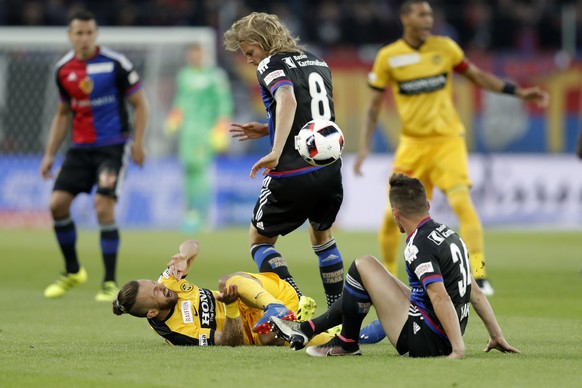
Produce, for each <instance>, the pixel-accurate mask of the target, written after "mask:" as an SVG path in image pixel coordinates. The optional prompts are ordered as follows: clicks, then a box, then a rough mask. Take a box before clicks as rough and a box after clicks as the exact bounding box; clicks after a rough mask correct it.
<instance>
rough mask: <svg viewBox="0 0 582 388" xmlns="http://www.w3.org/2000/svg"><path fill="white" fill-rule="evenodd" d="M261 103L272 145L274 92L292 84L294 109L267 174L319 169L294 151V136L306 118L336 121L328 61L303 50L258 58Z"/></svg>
mask: <svg viewBox="0 0 582 388" xmlns="http://www.w3.org/2000/svg"><path fill="white" fill-rule="evenodd" d="M257 78H258V80H259V85H260V87H261V94H262V97H263V103H264V104H265V108H266V110H267V116H268V119H269V136H270V139H271V144H273V140H274V137H275V120H276V113H275V112H276V107H277V102H276V101H275V97H274V96H275V92H276V91H277V89H278V88H279V87H280V86H282V85H290V86H292V87H293V91H294V93H295V99H296V100H297V109H296V111H295V118H294V119H293V125H292V127H291V133H289V137H288V138H287V142H286V143H285V147H284V148H283V153H282V154H281V158H280V159H279V164H278V165H277V168H276V169H275V170H273V171H271V173H270V174H269V175H271V176H273V177H281V176H292V175H297V174H302V173H306V172H310V171H313V170H315V169H319V168H321V167H314V166H311V165H310V164H308V163H307V162H306V161H304V160H303V158H301V156H300V155H299V153H298V152H297V151H296V150H295V135H297V134H298V133H299V130H300V129H301V128H302V127H303V126H304V125H305V124H306V123H307V122H309V121H311V120H313V119H325V120H331V121H335V111H334V106H333V90H332V84H331V72H330V70H329V67H328V66H327V63H325V61H324V60H322V59H320V58H318V57H316V56H315V55H313V54H311V53H308V52H305V53H304V54H299V53H278V54H275V55H273V56H270V57H267V58H265V59H264V60H262V61H261V63H260V64H259V66H258V68H257Z"/></svg>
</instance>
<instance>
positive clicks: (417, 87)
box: [368, 36, 468, 137]
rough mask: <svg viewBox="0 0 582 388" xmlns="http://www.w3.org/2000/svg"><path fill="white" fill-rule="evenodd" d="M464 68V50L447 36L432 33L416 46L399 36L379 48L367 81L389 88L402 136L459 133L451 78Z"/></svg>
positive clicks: (463, 129)
mask: <svg viewBox="0 0 582 388" xmlns="http://www.w3.org/2000/svg"><path fill="white" fill-rule="evenodd" d="M467 67H468V62H467V61H466V60H465V57H464V53H463V50H462V49H461V48H460V47H459V46H458V45H457V44H456V43H455V42H454V41H453V40H451V39H450V38H448V37H443V36H431V37H429V38H428V39H427V40H426V41H425V42H424V43H423V44H422V46H420V47H419V48H418V49H415V48H412V47H411V46H409V45H408V44H407V43H406V42H405V41H404V40H403V39H399V40H398V41H396V42H394V43H392V44H389V45H387V46H384V47H383V48H382V49H380V51H379V52H378V54H377V55H376V59H375V61H374V66H373V68H372V71H371V72H370V73H369V75H368V84H369V85H370V86H371V87H372V88H374V89H377V90H382V91H383V90H385V89H386V88H387V87H388V86H390V87H391V88H392V94H393V96H394V100H395V102H396V106H397V109H398V113H399V115H400V120H401V122H402V131H401V134H402V135H404V136H410V137H442V136H459V135H461V134H464V132H465V128H464V126H463V124H462V122H461V120H460V118H459V115H458V114H457V111H456V109H455V107H454V104H453V93H452V77H453V70H455V71H458V72H464V71H465V70H466V69H467Z"/></svg>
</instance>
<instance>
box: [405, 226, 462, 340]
mask: <svg viewBox="0 0 582 388" xmlns="http://www.w3.org/2000/svg"><path fill="white" fill-rule="evenodd" d="M404 258H405V260H406V272H407V274H408V281H409V284H410V287H411V289H412V293H411V295H410V302H411V303H412V304H413V305H415V306H416V307H417V308H418V310H419V312H420V313H421V314H422V316H423V318H424V320H425V322H426V324H427V325H428V326H429V327H430V329H431V330H433V331H434V332H435V333H436V334H437V335H439V336H440V337H441V338H443V339H447V336H446V334H445V331H444V329H443V328H442V325H441V323H440V322H439V320H438V318H437V316H436V313H435V311H434V308H433V306H432V303H431V301H430V298H429V297H428V293H427V286H428V285H429V284H431V283H433V282H443V283H444V286H445V288H446V290H447V293H448V294H449V296H450V298H451V301H452V302H453V305H454V307H455V310H456V312H457V317H458V318H459V322H460V325H461V333H464V331H465V327H466V326H467V320H468V317H469V306H470V299H471V269H470V267H469V254H468V252H467V247H466V246H465V243H464V242H463V240H462V239H461V238H460V237H459V235H458V234H457V233H456V232H455V231H453V230H452V229H449V228H448V227H447V226H446V225H443V224H439V223H437V222H435V221H433V220H432V219H431V218H427V219H425V220H424V221H423V222H421V223H420V224H419V226H418V228H417V229H416V230H415V231H414V233H412V234H411V235H410V236H409V237H408V239H407V241H406V248H405V250H404Z"/></svg>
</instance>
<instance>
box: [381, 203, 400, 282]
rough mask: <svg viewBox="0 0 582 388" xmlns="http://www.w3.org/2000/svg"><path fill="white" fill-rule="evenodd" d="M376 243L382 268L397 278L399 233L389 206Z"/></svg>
mask: <svg viewBox="0 0 582 388" xmlns="http://www.w3.org/2000/svg"><path fill="white" fill-rule="evenodd" d="M378 241H379V242H380V250H381V252H382V259H383V260H384V266H385V267H386V269H387V270H388V271H389V272H390V273H392V274H393V275H394V276H398V245H399V243H400V231H399V230H398V226H397V225H396V222H395V221H394V218H392V209H391V208H390V206H388V208H387V209H386V213H385V214H384V221H383V222H382V225H381V226H380V232H379V234H378Z"/></svg>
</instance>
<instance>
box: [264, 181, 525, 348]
mask: <svg viewBox="0 0 582 388" xmlns="http://www.w3.org/2000/svg"><path fill="white" fill-rule="evenodd" d="M389 196H390V203H391V204H392V210H393V215H394V221H395V222H396V225H397V226H398V229H399V231H400V232H402V233H406V235H407V239H406V248H405V250H404V259H405V260H406V272H407V274H408V282H409V285H410V287H408V286H407V285H405V284H404V283H402V282H401V281H400V280H398V278H397V277H396V276H395V275H394V274H391V273H390V272H389V271H387V270H386V268H384V267H383V266H382V264H381V263H380V262H379V261H378V260H377V259H376V258H374V257H372V256H364V257H360V258H358V259H356V260H355V261H354V262H353V263H352V265H351V266H350V268H349V270H348V273H347V275H346V283H345V286H344V293H343V296H342V300H341V301H340V302H338V303H336V304H334V305H333V306H332V308H331V309H330V310H328V311H327V312H326V313H324V314H323V315H321V316H320V317H318V318H315V319H313V320H310V321H308V322H302V323H298V322H284V321H282V320H280V319H278V318H277V317H271V318H269V320H270V322H271V324H272V325H273V330H274V331H275V332H276V333H278V336H279V337H280V338H282V339H285V340H287V341H289V342H291V345H292V346H294V348H295V349H299V348H301V347H303V346H305V344H306V343H307V341H308V339H309V338H311V337H312V336H313V335H314V334H316V333H320V332H323V331H325V330H326V329H327V328H329V327H333V326H335V325H337V324H339V323H341V324H342V330H341V333H340V335H339V336H336V337H334V338H333V339H332V340H331V341H330V342H328V343H327V344H324V345H319V346H310V347H309V348H307V354H309V355H310V356H314V357H325V356H348V355H360V354H361V352H360V349H359V345H358V336H359V332H360V326H361V325H362V322H363V320H364V318H365V317H366V315H367V314H368V312H369V310H370V307H371V306H372V305H374V308H375V309H376V313H377V314H378V318H379V319H380V322H381V323H382V326H383V327H384V329H385V331H386V334H387V336H388V339H389V340H390V343H391V344H392V346H394V347H395V348H396V350H397V351H398V354H400V355H405V354H408V355H409V356H410V357H436V356H448V357H449V358H464V357H465V344H464V341H463V333H464V332H465V327H466V326H467V322H468V319H469V305H470V304H472V305H473V307H474V308H475V310H476V311H477V314H478V315H479V317H480V318H481V320H482V321H483V323H484V324H485V328H486V329H487V332H488V333H489V336H490V338H489V342H488V343H487V346H486V347H485V351H486V352H488V351H489V350H491V349H498V350H500V351H502V352H507V353H519V350H517V349H515V348H514V347H512V346H511V345H509V343H507V341H506V340H505V338H504V337H503V333H502V332H501V328H500V327H499V324H498V323H497V319H496V318H495V314H494V312H493V309H492V308H491V305H490V304H489V301H488V300H487V297H486V296H485V295H484V294H483V292H482V291H481V290H480V289H479V288H478V287H475V288H473V287H472V284H474V278H473V277H472V276H471V270H470V268H469V267H470V265H469V256H468V252H467V248H466V247H465V243H464V242H463V240H462V239H461V238H460V237H459V236H458V235H457V234H456V233H455V232H454V231H453V230H452V229H449V228H448V227H447V226H446V225H443V224H439V223H438V222H436V221H434V220H433V219H432V218H431V217H430V214H429V209H430V204H429V202H428V199H427V196H426V192H425V190H424V187H423V186H422V183H421V182H420V180H418V179H416V178H410V177H408V176H406V175H404V174H393V175H392V176H391V177H390V193H389Z"/></svg>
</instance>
